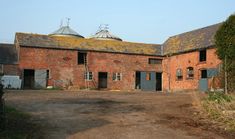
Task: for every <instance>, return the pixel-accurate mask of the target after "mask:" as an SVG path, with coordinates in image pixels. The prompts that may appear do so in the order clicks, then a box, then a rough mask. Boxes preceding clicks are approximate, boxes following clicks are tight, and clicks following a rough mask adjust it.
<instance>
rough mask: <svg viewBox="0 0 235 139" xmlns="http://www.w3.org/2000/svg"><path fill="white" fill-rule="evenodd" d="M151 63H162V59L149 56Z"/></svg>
mask: <svg viewBox="0 0 235 139" xmlns="http://www.w3.org/2000/svg"><path fill="white" fill-rule="evenodd" d="M149 64H162V60H161V59H155V58H149Z"/></svg>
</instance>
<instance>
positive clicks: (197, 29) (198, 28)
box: [168, 22, 223, 39]
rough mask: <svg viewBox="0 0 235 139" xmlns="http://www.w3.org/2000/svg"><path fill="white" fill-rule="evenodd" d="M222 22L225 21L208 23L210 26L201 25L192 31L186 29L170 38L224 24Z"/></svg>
mask: <svg viewBox="0 0 235 139" xmlns="http://www.w3.org/2000/svg"><path fill="white" fill-rule="evenodd" d="M222 23H223V22H220V23H216V24H212V25H208V26H206V27H201V28H197V29H193V30H191V31H186V32H183V33H180V34H177V35H173V36H170V37H169V38H173V37H176V36H180V35H184V34H187V33H191V32H195V31H200V30H202V29H206V28H209V27H213V26H217V25H220V24H222ZM169 38H168V39H169Z"/></svg>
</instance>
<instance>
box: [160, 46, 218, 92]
mask: <svg viewBox="0 0 235 139" xmlns="http://www.w3.org/2000/svg"><path fill="white" fill-rule="evenodd" d="M215 51H216V50H215V49H207V60H206V61H205V62H199V51H195V52H189V53H185V54H180V55H174V56H171V57H166V58H165V59H164V60H163V71H164V72H163V88H164V90H167V89H170V90H172V91H181V90H196V89H198V87H199V79H200V77H201V75H200V74H201V71H200V70H201V69H209V68H218V65H219V64H220V63H221V61H220V60H219V59H218V58H217V55H216V54H215ZM187 67H193V68H194V78H193V79H187ZM178 68H181V69H182V71H183V80H180V81H179V80H177V77H176V70H177V69H178ZM169 79H170V82H169ZM211 81H212V79H209V81H208V83H209V86H208V87H209V88H210V86H211Z"/></svg>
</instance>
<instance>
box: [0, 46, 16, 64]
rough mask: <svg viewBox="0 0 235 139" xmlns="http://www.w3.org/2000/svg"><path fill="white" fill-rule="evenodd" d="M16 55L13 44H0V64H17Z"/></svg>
mask: <svg viewBox="0 0 235 139" xmlns="http://www.w3.org/2000/svg"><path fill="white" fill-rule="evenodd" d="M17 57H18V55H17V52H16V48H15V47H14V45H13V44H4V43H1V44H0V64H17V60H18V58H17Z"/></svg>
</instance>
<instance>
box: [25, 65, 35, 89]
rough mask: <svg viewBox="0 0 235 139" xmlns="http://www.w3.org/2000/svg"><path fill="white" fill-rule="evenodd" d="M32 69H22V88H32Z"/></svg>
mask: <svg viewBox="0 0 235 139" xmlns="http://www.w3.org/2000/svg"><path fill="white" fill-rule="evenodd" d="M34 72H35V71H34V70H31V69H25V70H24V73H23V74H24V86H23V87H24V89H33V88H34Z"/></svg>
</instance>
